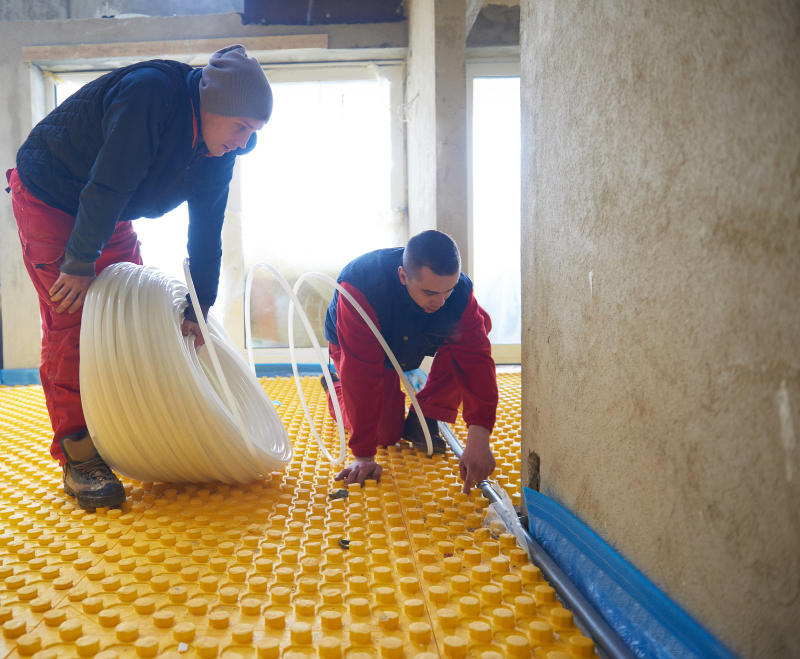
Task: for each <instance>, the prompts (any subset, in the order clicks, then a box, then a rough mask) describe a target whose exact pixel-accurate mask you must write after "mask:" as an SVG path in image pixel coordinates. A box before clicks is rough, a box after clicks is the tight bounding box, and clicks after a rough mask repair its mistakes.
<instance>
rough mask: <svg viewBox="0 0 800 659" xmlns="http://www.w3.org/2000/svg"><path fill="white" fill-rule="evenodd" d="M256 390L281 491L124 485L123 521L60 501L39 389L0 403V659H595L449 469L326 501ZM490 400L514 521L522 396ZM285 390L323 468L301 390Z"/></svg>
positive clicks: (317, 466) (397, 457) (417, 468)
mask: <svg viewBox="0 0 800 659" xmlns="http://www.w3.org/2000/svg"><path fill="white" fill-rule="evenodd" d="M262 382H263V386H264V388H265V390H266V391H267V394H268V396H269V397H270V398H271V399H272V400H274V401H275V404H276V406H277V410H278V412H279V413H280V415H281V417H282V419H283V421H284V423H285V424H286V426H287V428H288V429H289V433H290V436H291V437H292V441H293V444H294V449H295V457H294V460H293V462H292V463H291V465H290V466H289V467H288V468H287V470H286V471H285V473H274V474H271V475H269V476H268V477H266V478H265V479H264V480H262V481H258V482H255V483H253V484H251V485H249V486H230V485H224V484H208V485H178V486H174V485H165V484H153V483H140V482H135V481H128V480H125V481H124V482H125V489H126V492H127V496H128V499H127V502H126V503H125V505H124V506H123V508H122V509H116V510H107V509H98V510H96V511H94V512H91V511H89V512H87V511H84V510H81V509H80V508H78V507H77V506H76V505H75V504H74V503H73V501H72V500H71V499H69V498H68V497H67V496H66V495H65V494H64V493H63V491H62V489H61V473H60V470H59V469H58V468H57V466H56V465H55V463H54V462H53V461H52V460H51V459H50V457H49V455H48V453H47V446H48V441H49V440H48V437H49V434H50V428H49V422H48V418H47V412H46V410H45V405H44V398H43V395H42V389H41V387H38V386H29V387H8V388H3V389H0V455H2V460H0V588H1V589H0V626H2V635H1V636H0V657H20V656H35V657H39V658H41V659H44V658H45V657H47V658H51V657H59V658H60V657H98V659H100V658H109V657H203V658H205V657H231V658H233V657H250V658H254V657H293V658H298V659H299V658H305V657H323V658H326V657H330V658H338V657H348V658H351V659H356V658H357V657H358V658H361V657H363V658H367V657H381V658H385V659H393V658H395V657H397V658H401V657H403V658H411V657H415V658H416V657H420V658H422V657H429V658H430V657H481V658H483V659H490V658H497V657H530V656H534V657H545V658H548V659H565V658H569V657H591V656H595V652H594V647H593V645H592V642H591V641H590V640H589V639H588V638H586V637H585V636H583V635H582V634H581V633H580V632H579V630H578V629H577V628H576V627H575V625H574V622H573V619H572V615H571V613H570V612H569V611H567V610H565V609H563V608H562V607H561V606H560V605H559V604H558V602H557V599H556V597H555V593H554V591H553V589H552V588H550V586H548V585H547V584H546V583H545V582H544V580H543V579H542V576H541V574H540V572H539V570H538V569H537V568H536V567H535V566H533V565H532V564H531V563H530V562H529V560H528V557H527V555H526V553H525V552H524V551H523V550H522V549H520V548H519V547H518V546H517V545H516V544H515V541H514V538H513V537H512V536H511V535H507V534H503V533H499V534H498V533H496V532H495V531H496V529H495V530H494V531H493V530H492V529H488V528H486V527H484V526H483V525H482V520H483V517H484V512H485V509H486V506H487V503H486V501H485V500H484V499H483V497H482V495H481V494H480V492H479V491H477V490H476V491H474V492H473V493H472V494H471V495H470V496H466V495H464V494H462V493H461V491H460V490H461V486H460V483H459V479H458V476H457V473H458V471H457V462H456V459H455V457H454V456H453V455H452V454H448V455H446V456H435V457H433V458H428V457H427V456H426V455H424V454H421V453H418V452H416V451H414V450H413V449H411V448H408V447H401V446H395V447H390V448H388V449H383V450H381V453H380V455H379V456H378V458H379V460H380V462H382V463H383V465H384V472H383V478H382V480H381V482H380V484H376V483H374V482H372V483H370V484H369V485H367V486H366V487H365V488H364V489H361V488H359V487H358V486H355V487H352V486H351V487H350V488H348V489H347V490H346V494H347V496H346V497H344V496H343V495H344V492H341V491H340V490H341V489H342V488H341V483H337V482H335V481H334V476H335V474H336V470H335V469H334V468H333V467H332V466H331V465H330V464H329V463H328V462H326V461H325V460H324V459H322V457H321V455H320V452H319V450H318V448H317V446H316V445H315V443H314V440H313V437H312V435H311V434H310V432H309V431H308V428H307V426H306V423H305V420H304V417H303V413H302V408H301V406H300V403H299V399H298V397H297V393H296V390H295V385H294V382H293V380H291V379H290V378H269V379H264V380H263V381H262ZM499 382H500V390H501V406H500V410H499V420H498V424H497V430H496V432H495V444H494V446H495V449H496V453H497V458H498V471H497V474H496V476H497V480H498V481H499V482H500V483H501V484H502V485H503V486H504V487H506V489H508V490H509V491H510V492H511V493H512V496H513V497H514V498H515V502H518V501H519V495H518V494H516V492H517V490H518V486H519V464H520V458H519V452H520V451H519V439H518V438H519V420H520V395H519V392H520V376H519V374H518V373H511V374H501V375H500V376H499ZM303 386H304V391H305V392H306V395H307V397H308V398H309V403H310V407H311V410H312V414H313V415H314V418H315V423H316V424H317V427H318V428H323V427H324V428H325V437H326V438H327V439H326V441H329V442H330V448H331V450H333V448H334V445H335V443H336V437H335V431H334V425H333V423H332V422H331V421H330V420H329V419H328V417H327V410H326V404H325V397H324V395H323V393H322V390H321V387H320V383H319V380H318V378H304V379H303ZM456 432H457V434H458V436H459V438H460V439H461V441H462V442H463V441H464V439H465V436H466V429H465V427H464V425H463V422H461V421H459V423H458V424H456ZM337 495H338V496H337Z"/></svg>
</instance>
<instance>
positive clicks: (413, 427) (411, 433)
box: [403, 409, 447, 453]
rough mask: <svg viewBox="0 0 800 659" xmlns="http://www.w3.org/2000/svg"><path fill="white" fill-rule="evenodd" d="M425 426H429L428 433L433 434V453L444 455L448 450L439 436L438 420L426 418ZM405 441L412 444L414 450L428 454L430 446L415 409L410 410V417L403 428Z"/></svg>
mask: <svg viewBox="0 0 800 659" xmlns="http://www.w3.org/2000/svg"><path fill="white" fill-rule="evenodd" d="M425 424H426V425H427V426H428V431H429V432H430V434H431V445H432V446H433V452H434V453H444V452H445V451H446V450H447V444H446V443H445V441H444V440H443V439H442V436H441V435H440V434H439V422H438V421H437V420H436V419H429V418H428V417H425ZM403 439H405V440H406V441H407V442H410V443H411V445H412V446H413V447H414V448H417V449H419V450H421V451H425V452H426V453H427V452H428V444H427V443H426V442H425V435H424V434H423V433H422V426H421V425H419V419H418V418H417V413H416V412H415V411H414V410H413V409H412V410H409V412H408V416H407V417H406V422H405V425H404V426H403Z"/></svg>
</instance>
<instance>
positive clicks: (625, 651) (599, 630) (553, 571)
mask: <svg viewBox="0 0 800 659" xmlns="http://www.w3.org/2000/svg"><path fill="white" fill-rule="evenodd" d="M439 432H440V433H441V434H442V437H444V440H445V441H446V442H447V444H448V446H450V449H451V450H452V451H453V453H455V454H456V456H457V457H459V458H460V457H461V454H462V453H463V452H464V448H463V447H462V446H461V443H460V442H459V441H458V439H457V438H456V436H455V434H454V433H453V431H452V430H451V429H450V426H448V425H447V424H446V423H444V422H442V421H439ZM478 487H479V488H480V489H481V492H483V496H485V497H486V498H487V499H488V500H489V501H490V502H491V503H496V504H498V505H497V507H496V508H497V511H498V514H499V515H500V517H501V518H502V519H503V523H504V524H505V525H506V527H507V528H508V529H509V530H511V528H512V527H513V525H514V521H515V520H513V519H507V517H508V516H509V515H511V514H512V513H511V512H510V511H509V510H508V509H507V508H506V507H505V506H504V505H503V503H502V500H501V499H500V497H499V496H498V495H497V492H495V490H494V488H493V487H492V484H491V482H490V481H488V480H484V481H481V482H480V483H478ZM514 514H515V515H516V512H514ZM522 531H523V534H524V536H525V542H526V543H527V545H528V553H529V554H530V556H531V558H532V559H533V562H534V563H535V564H536V566H537V567H538V568H539V569H540V570H541V571H542V574H543V575H544V576H545V578H546V579H547V581H548V582H549V583H550V585H551V586H552V587H553V588H554V589H555V590H556V592H557V593H558V595H559V597H560V598H561V600H562V601H563V602H564V604H566V605H567V607H568V608H569V609H570V611H572V613H573V615H574V616H575V617H576V618H577V620H578V621H579V622H580V623H581V624H582V626H583V627H584V628H585V630H586V632H587V633H588V634H589V635H590V636H591V637H592V640H593V641H594V642H595V644H596V645H597V646H598V648H599V649H601V650H602V651H603V652H604V653H605V654H606V655H608V656H609V657H614V658H615V659H616V658H617V657H619V658H621V659H629V658H632V657H634V656H635V655H634V654H633V653H632V652H631V651H630V649H629V648H628V646H627V645H625V643H624V642H623V641H622V639H621V638H620V637H619V635H618V634H617V632H616V631H615V630H614V629H613V628H612V627H611V626H610V625H609V624H608V623H607V622H606V621H605V619H604V618H603V617H602V616H601V615H600V613H599V612H598V611H597V610H596V609H595V608H594V606H593V605H592V604H591V602H589V600H587V599H586V597H584V595H583V593H581V591H580V590H579V589H578V587H577V586H576V585H575V584H574V583H572V581H571V580H570V578H569V577H568V576H567V575H566V574H565V573H564V571H563V570H562V569H561V568H560V567H559V566H558V564H557V563H556V562H555V561H554V560H553V559H552V558H550V555H549V554H548V553H547V552H546V551H545V550H544V549H543V548H542V546H541V545H540V544H539V543H538V542H536V541H535V540H534V539H533V538H532V537H531V536H530V534H529V533H528V530H527V529H525V528H523V529H522Z"/></svg>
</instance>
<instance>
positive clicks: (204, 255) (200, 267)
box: [187, 153, 236, 307]
mask: <svg viewBox="0 0 800 659" xmlns="http://www.w3.org/2000/svg"><path fill="white" fill-rule="evenodd" d="M235 161H236V157H235V155H234V154H233V153H229V154H226V155H224V156H220V157H219V158H213V157H206V158H202V160H201V162H199V163H197V164H196V165H195V166H194V167H195V169H196V171H195V172H194V173H193V177H192V185H191V191H190V196H189V199H188V206H189V243H188V246H187V250H188V253H189V270H190V272H191V273H192V281H193V282H194V287H195V290H196V291H197V299H198V300H199V301H200V304H201V305H202V306H204V307H210V306H212V305H213V304H214V301H215V300H216V299H217V288H218V286H219V272H220V263H221V260H222V222H223V220H224V219H225V207H226V206H227V203H228V188H229V186H230V182H231V177H232V176H233V165H234V163H235Z"/></svg>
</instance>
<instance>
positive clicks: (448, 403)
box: [328, 343, 462, 446]
mask: <svg viewBox="0 0 800 659" xmlns="http://www.w3.org/2000/svg"><path fill="white" fill-rule="evenodd" d="M328 350H329V352H330V356H331V359H333V363H334V365H335V366H336V370H337V371H339V369H340V365H341V359H342V351H341V349H340V348H339V346H337V345H336V344H334V343H330V344H329V345H328ZM454 366H455V365H454V362H453V356H452V355H451V354H450V349H449V348H448V346H446V345H444V346H441V347H440V348H439V349H438V350H437V351H436V356H435V357H434V358H433V364H431V372H430V373H429V374H428V380H427V382H426V383H425V386H424V387H423V388H422V391H420V392H419V393H418V394H417V401H418V402H419V406H420V408H422V414H423V415H424V416H426V417H428V418H430V419H438V420H439V421H446V422H447V423H453V421H455V420H456V416H457V415H458V407H459V405H461V400H462V393H461V385H460V384H459V380H458V378H457V377H456V372H455V368H454ZM333 386H334V389H335V390H336V397H337V398H338V399H339V407H340V408H341V410H342V421H343V422H344V427H345V428H346V429H347V430H349V431H350V432H353V427H352V425H351V423H350V417H349V416H348V414H347V409H346V408H345V405H344V396H343V395H342V383H341V382H334V383H333ZM328 411H329V412H330V415H331V416H332V417H333V418H336V417H335V416H334V411H333V401H332V400H331V397H330V393H329V394H328ZM414 414H416V412H414ZM405 418H406V395H405V392H404V391H403V389H402V385H401V384H400V378H399V377H398V376H397V372H396V371H395V370H394V368H384V369H383V411H382V413H381V417H380V423H379V424H378V436H377V438H376V439H377V441H376V444H377V445H378V446H391V445H392V444H396V443H397V442H399V441H400V439H401V436H402V434H403V425H404V423H405Z"/></svg>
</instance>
